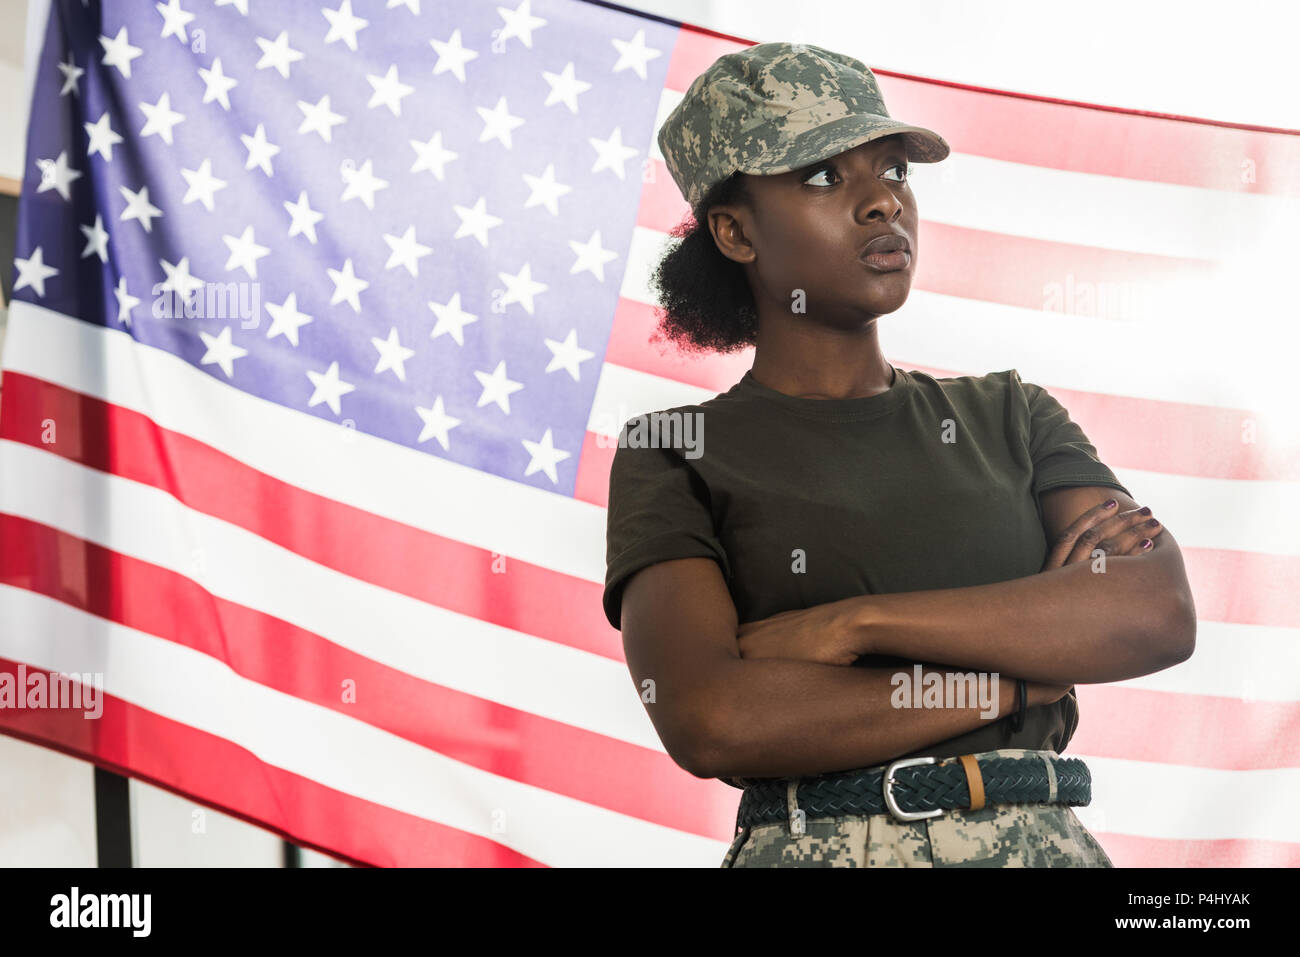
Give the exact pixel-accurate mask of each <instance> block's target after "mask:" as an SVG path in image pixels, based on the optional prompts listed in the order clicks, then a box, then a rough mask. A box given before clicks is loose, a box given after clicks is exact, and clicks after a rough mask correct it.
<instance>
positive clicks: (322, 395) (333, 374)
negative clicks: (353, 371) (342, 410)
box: [307, 362, 356, 415]
mask: <svg viewBox="0 0 1300 957" xmlns="http://www.w3.org/2000/svg"><path fill="white" fill-rule="evenodd" d="M307 378H309V379H311V384H312V386H313V387H314V389H315V391H313V392H312V394H311V398H310V399H308V400H307V408H309V409H310V408H311V407H312V406H314V405H320V404H321V403H322V402H324V403H327V404H328V405H329V407H330V411H331V412H333V413H334V414H335V415H338V414H339V399H340V398H341V397H342V396H345V395H347V394H348V393H349V392H351V391H352V390H353V389H355V388H356V386H354V385H352V384H351V383H350V382H343V381H342V380H341V379H339V364H338V363H337V362H331V363H330V367H329V369H328V370H327V371H326V372H325V373H324V374H322V373H320V372H312V371H311V370H310V369H309V370H308V371H307Z"/></svg>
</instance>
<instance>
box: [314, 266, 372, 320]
mask: <svg viewBox="0 0 1300 957" xmlns="http://www.w3.org/2000/svg"><path fill="white" fill-rule="evenodd" d="M325 271H326V272H327V273H329V277H330V279H332V280H334V295H333V296H331V297H330V305H331V306H334V305H337V304H338V303H340V302H343V301H344V300H346V301H347V304H348V305H349V306H351V307H352V309H353V311H355V312H360V311H361V293H362V292H364V291H365V290H366V289H367V288H369V286H370V283H368V282H367V281H366V280H364V279H358V278H357V274H356V273H354V272H353V271H352V260H351V259H346V260H344V261H343V268H342V269H326V270H325Z"/></svg>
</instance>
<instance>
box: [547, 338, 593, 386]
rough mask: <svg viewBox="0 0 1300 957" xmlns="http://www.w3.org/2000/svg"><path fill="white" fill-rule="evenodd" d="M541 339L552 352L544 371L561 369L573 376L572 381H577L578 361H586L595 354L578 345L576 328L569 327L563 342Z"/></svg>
mask: <svg viewBox="0 0 1300 957" xmlns="http://www.w3.org/2000/svg"><path fill="white" fill-rule="evenodd" d="M542 341H543V342H545V343H546V348H548V349H550V350H551V352H552V356H551V361H550V362H549V363H548V364H547V366H546V371H547V372H554V371H555V370H556V369H563V370H564V371H565V372H567V373H569V375H571V376H573V381H574V382H577V381H578V371H579V370H578V363H579V362H586V361H587V360H588V359H590V358H591V357H592V356H594V355H595V354H596V353H594V352H588V351H587V350H586V349H582V348H580V347H579V346H578V330H577V329H570V330H569V334H568V335H567V336H566V337H565V339H564V341H563V342H556V341H555V340H554V339H543V340H542Z"/></svg>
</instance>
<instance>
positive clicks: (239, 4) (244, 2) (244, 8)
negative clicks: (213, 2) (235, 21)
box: [217, 0, 248, 16]
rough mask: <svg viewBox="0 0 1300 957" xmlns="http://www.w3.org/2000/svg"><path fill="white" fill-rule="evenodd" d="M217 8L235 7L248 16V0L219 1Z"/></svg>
mask: <svg viewBox="0 0 1300 957" xmlns="http://www.w3.org/2000/svg"><path fill="white" fill-rule="evenodd" d="M217 6H219V7H229V6H233V7H234V8H235V9H236V10H238V11H239V12H240V13H242V14H243V15H244V16H248V0H217Z"/></svg>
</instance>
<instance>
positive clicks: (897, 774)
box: [736, 755, 1092, 833]
mask: <svg viewBox="0 0 1300 957" xmlns="http://www.w3.org/2000/svg"><path fill="white" fill-rule="evenodd" d="M1044 758H1045V759H1046V761H1048V762H1051V765H1052V770H1053V773H1054V776H1055V785H1056V786H1055V794H1054V795H1053V793H1052V791H1053V788H1052V780H1051V778H1049V776H1048V771H1047V766H1046V763H1045V761H1044ZM972 760H973V763H974V764H978V775H979V779H978V780H977V781H976V782H975V786H976V788H977V789H979V788H981V785H982V790H983V792H984V793H983V795H982V800H981V801H979V802H978V806H984V805H986V804H1032V803H1037V802H1044V803H1053V804H1072V805H1078V806H1082V805H1086V804H1088V802H1089V801H1091V800H1092V775H1091V774H1090V773H1089V771H1088V766H1087V765H1086V764H1084V763H1083V761H1082V760H1080V759H1079V758H1054V757H1051V756H1050V755H1044V756H1043V757H1037V756H1031V757H986V758H982V759H972ZM887 779H892V781H890V783H889V786H888V788H887V787H886V780H887ZM795 780H797V781H798V784H797V785H796V788H795V794H794V796H793V797H794V800H793V802H792V801H791V795H790V793H789V785H790V783H791V779H789V778H771V779H760V780H753V779H750V783H748V785H747V786H746V788H745V793H744V794H742V795H741V798H740V809H739V811H738V812H737V814H736V826H737V827H738V828H740V827H751V826H753V825H756V824H767V823H770V822H773V821H787V820H788V821H790V824H791V827H792V829H794V830H796V832H797V833H803V819H804V818H807V819H815V818H825V817H839V816H840V815H844V814H883V813H886V812H888V813H889V814H892V815H893V816H894V817H895V818H896V819H897V820H900V821H915V820H920V819H922V818H928V817H935V816H937V815H939V814H942V813H943V812H944V811H945V810H957V809H961V810H965V809H969V808H971V806H972V801H971V781H970V778H969V777H968V775H967V770H966V768H965V767H964V766H963V764H962V763H960V761H959V759H957V758H945V759H944V763H942V764H939V763H936V759H935V758H932V757H926V758H904V759H900V760H898V761H893V762H891V763H890V764H888V765H877V766H876V767H872V768H860V769H857V770H854V771H844V772H840V773H838V774H824V775H819V776H817V777H807V778H798V779H795ZM797 811H801V812H802V817H797V816H796V812H797Z"/></svg>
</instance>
